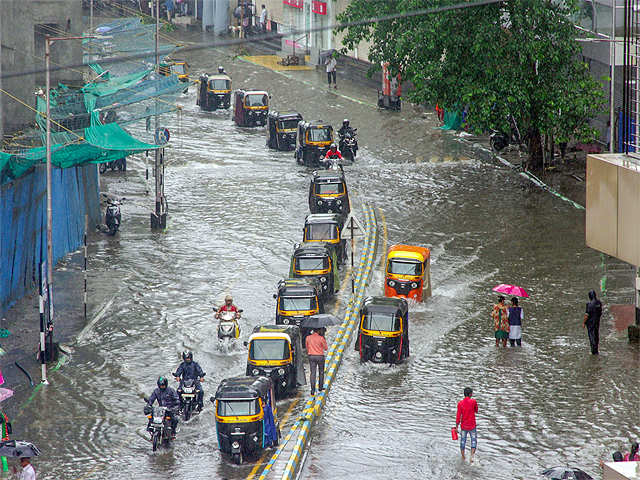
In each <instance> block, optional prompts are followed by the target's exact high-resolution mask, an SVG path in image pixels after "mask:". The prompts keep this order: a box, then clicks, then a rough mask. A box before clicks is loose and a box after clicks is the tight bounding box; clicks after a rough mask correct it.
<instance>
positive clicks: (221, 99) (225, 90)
mask: <svg viewBox="0 0 640 480" xmlns="http://www.w3.org/2000/svg"><path fill="white" fill-rule="evenodd" d="M196 105H199V106H200V108H201V109H202V110H205V111H207V112H212V111H214V110H217V109H222V108H229V107H230V106H231V77H229V75H227V74H226V73H217V74H215V75H209V74H206V73H205V74H203V75H201V76H200V80H199V81H198V98H197V100H196Z"/></svg>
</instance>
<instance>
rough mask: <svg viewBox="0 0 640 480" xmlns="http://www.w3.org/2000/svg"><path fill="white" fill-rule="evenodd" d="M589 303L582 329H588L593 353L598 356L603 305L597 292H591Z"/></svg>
mask: <svg viewBox="0 0 640 480" xmlns="http://www.w3.org/2000/svg"><path fill="white" fill-rule="evenodd" d="M589 300H590V301H589V303H587V310H586V312H585V314H584V320H583V321H582V328H586V329H587V334H588V335H589V343H590V344H591V353H592V354H593V355H598V344H599V343H600V317H601V316H602V303H601V302H600V300H598V298H597V297H596V292H595V290H591V291H590V292H589Z"/></svg>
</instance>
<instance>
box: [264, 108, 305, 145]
mask: <svg viewBox="0 0 640 480" xmlns="http://www.w3.org/2000/svg"><path fill="white" fill-rule="evenodd" d="M301 121H302V115H300V114H299V113H297V112H289V113H281V112H269V116H268V118H267V147H269V148H274V149H276V150H293V149H294V148H296V131H297V129H298V123H299V122H301Z"/></svg>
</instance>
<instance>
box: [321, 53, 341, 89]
mask: <svg viewBox="0 0 640 480" xmlns="http://www.w3.org/2000/svg"><path fill="white" fill-rule="evenodd" d="M336 56H337V53H335V52H334V53H333V54H331V55H329V56H328V57H327V60H326V61H325V62H324V64H325V65H326V66H327V82H328V83H329V88H331V80H332V79H333V88H338V85H337V84H336V66H337V65H338V62H337V61H336V58H335V57H336Z"/></svg>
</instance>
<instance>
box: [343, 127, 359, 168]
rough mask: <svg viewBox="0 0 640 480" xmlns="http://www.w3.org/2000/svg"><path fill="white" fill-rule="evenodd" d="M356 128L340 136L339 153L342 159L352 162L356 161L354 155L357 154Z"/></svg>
mask: <svg viewBox="0 0 640 480" xmlns="http://www.w3.org/2000/svg"><path fill="white" fill-rule="evenodd" d="M357 131H358V129H357V128H353V129H351V131H347V132H345V133H344V135H340V151H341V152H342V155H343V156H344V158H346V159H348V160H351V161H354V160H355V159H356V153H357V152H358V139H357V138H356V136H357V135H358V134H357V133H356V132H357Z"/></svg>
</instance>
